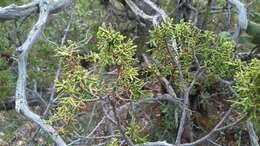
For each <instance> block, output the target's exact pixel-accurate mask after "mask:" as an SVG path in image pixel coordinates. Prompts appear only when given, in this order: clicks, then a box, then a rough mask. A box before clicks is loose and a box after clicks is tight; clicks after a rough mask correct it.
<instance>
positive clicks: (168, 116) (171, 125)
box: [150, 104, 178, 142]
mask: <svg viewBox="0 0 260 146" xmlns="http://www.w3.org/2000/svg"><path fill="white" fill-rule="evenodd" d="M176 114H178V109H177V107H176V106H174V105H170V104H162V105H161V106H160V115H161V116H160V119H154V120H152V121H151V135H150V137H151V138H156V139H158V140H166V141H168V142H174V141H175V137H176V133H175V131H176V129H177V125H178V124H177V123H178V121H177V120H178V119H176V116H177V115H176ZM169 121H171V122H169Z"/></svg>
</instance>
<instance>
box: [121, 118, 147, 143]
mask: <svg viewBox="0 0 260 146" xmlns="http://www.w3.org/2000/svg"><path fill="white" fill-rule="evenodd" d="M141 130H142V127H140V126H139V125H138V123H137V122H136V119H135V118H134V117H133V116H132V119H131V122H130V125H129V127H128V128H127V131H126V134H127V135H128V136H129V137H130V138H131V140H132V141H133V143H134V144H140V143H145V142H146V141H147V140H146V138H147V136H144V135H143V134H141V133H140V131H141Z"/></svg>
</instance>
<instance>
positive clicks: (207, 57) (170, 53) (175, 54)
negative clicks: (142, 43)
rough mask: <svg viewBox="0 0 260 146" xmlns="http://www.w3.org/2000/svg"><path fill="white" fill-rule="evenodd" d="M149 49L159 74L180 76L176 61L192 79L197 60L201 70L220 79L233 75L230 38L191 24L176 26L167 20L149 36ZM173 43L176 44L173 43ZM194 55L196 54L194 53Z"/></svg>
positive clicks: (170, 20) (183, 23) (185, 23)
mask: <svg viewBox="0 0 260 146" xmlns="http://www.w3.org/2000/svg"><path fill="white" fill-rule="evenodd" d="M150 37H151V39H150V42H149V43H150V45H151V46H152V47H153V49H152V53H153V57H154V58H155V60H157V61H158V62H156V64H157V68H158V70H159V71H160V72H161V73H162V75H171V74H172V73H174V74H175V75H177V74H176V73H178V72H177V69H176V67H175V64H173V63H172V62H174V58H177V59H178V60H180V64H181V66H182V72H183V73H184V75H185V77H186V78H187V79H190V77H191V74H190V71H189V70H190V67H191V65H192V64H193V63H194V62H193V60H194V55H193V53H194V52H195V54H196V57H197V58H198V61H199V63H200V65H201V66H204V67H205V68H207V70H208V71H209V72H210V73H212V74H216V75H217V76H220V77H225V76H228V75H232V74H233V72H232V71H230V70H231V69H232V68H233V66H232V57H231V55H232V50H233V47H234V46H233V44H232V43H231V42H230V41H228V39H227V38H224V37H220V36H218V35H217V34H214V33H213V32H210V31H205V32H202V31H201V30H199V29H198V28H197V27H195V26H192V25H191V24H190V23H187V22H183V21H181V22H180V23H179V24H176V25H174V24H173V20H172V19H167V20H166V21H164V22H162V23H161V24H160V25H158V26H156V27H155V28H154V30H152V31H151V32H150ZM174 39H175V40H176V42H174ZM193 51H194V52H193Z"/></svg>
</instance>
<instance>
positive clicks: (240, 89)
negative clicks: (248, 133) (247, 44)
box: [234, 59, 260, 119]
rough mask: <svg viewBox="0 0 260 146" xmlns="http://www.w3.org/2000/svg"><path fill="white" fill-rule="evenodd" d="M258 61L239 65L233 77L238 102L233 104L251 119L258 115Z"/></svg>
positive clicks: (259, 108)
mask: <svg viewBox="0 0 260 146" xmlns="http://www.w3.org/2000/svg"><path fill="white" fill-rule="evenodd" d="M259 71H260V60H257V59H253V60H252V62H250V63H242V62H241V63H240V65H239V67H238V71H237V72H236V75H235V81H236V85H235V86H234V88H235V91H236V93H237V95H238V96H239V98H238V101H236V102H234V103H235V104H234V105H235V106H238V107H239V108H240V109H241V110H242V111H243V112H244V113H246V114H249V116H250V118H251V119H256V118H257V115H260V72H259Z"/></svg>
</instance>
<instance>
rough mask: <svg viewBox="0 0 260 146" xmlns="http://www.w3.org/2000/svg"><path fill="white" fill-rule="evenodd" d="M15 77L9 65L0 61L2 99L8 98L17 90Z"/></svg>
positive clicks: (0, 95) (0, 93) (0, 96)
mask: <svg viewBox="0 0 260 146" xmlns="http://www.w3.org/2000/svg"><path fill="white" fill-rule="evenodd" d="M14 79H15V77H14V74H13V73H12V71H11V70H10V69H9V67H8V65H7V63H6V62H5V61H4V60H2V59H0V91H1V92H0V98H3V97H8V96H10V95H11V94H12V92H13V90H14V88H15V80H14Z"/></svg>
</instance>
